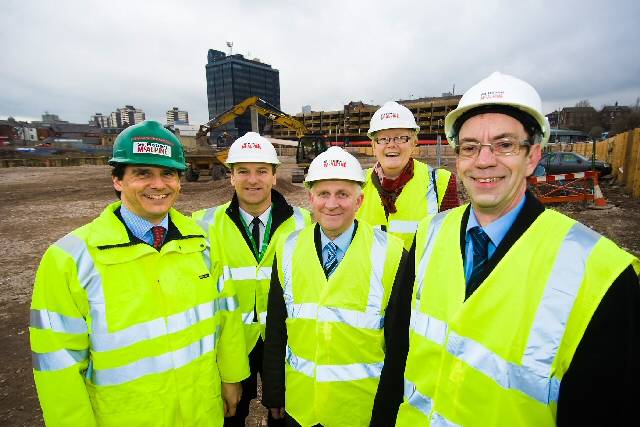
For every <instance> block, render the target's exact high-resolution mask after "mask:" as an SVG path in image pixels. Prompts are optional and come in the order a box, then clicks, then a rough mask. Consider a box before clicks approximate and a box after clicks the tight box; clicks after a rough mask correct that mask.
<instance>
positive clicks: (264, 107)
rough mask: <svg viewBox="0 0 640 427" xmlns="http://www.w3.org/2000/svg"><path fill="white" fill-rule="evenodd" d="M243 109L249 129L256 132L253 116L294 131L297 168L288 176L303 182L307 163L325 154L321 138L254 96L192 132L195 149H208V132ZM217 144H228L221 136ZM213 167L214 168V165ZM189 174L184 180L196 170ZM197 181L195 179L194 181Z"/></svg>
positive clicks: (240, 113) (324, 142)
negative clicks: (250, 125) (196, 145)
mask: <svg viewBox="0 0 640 427" xmlns="http://www.w3.org/2000/svg"><path fill="white" fill-rule="evenodd" d="M247 109H249V110H251V112H252V118H251V124H252V128H254V129H255V130H256V131H257V127H258V120H257V115H258V114H259V115H261V116H263V117H266V118H267V119H269V120H271V121H273V122H276V123H278V124H280V125H282V126H286V127H288V128H289V129H293V130H294V131H295V132H296V136H297V138H298V144H297V146H296V164H297V166H298V168H297V169H295V170H294V171H293V172H292V174H291V181H292V182H297V183H300V182H302V181H303V180H304V175H305V173H306V172H307V170H308V169H309V164H310V163H311V161H312V160H313V159H314V158H315V157H316V156H317V155H318V154H320V153H322V152H324V151H326V149H327V142H326V140H325V138H324V136H322V135H318V134H312V133H311V132H310V131H309V129H308V128H307V127H306V126H305V125H304V123H302V122H301V121H300V120H298V119H296V118H294V117H291V116H290V115H288V114H287V113H285V112H283V111H280V110H279V109H278V108H276V107H275V106H274V105H271V104H270V103H268V102H267V101H265V100H263V99H261V98H259V97H257V96H252V97H249V98H247V99H245V100H243V101H242V102H239V103H238V104H236V105H234V106H233V107H231V108H229V109H228V110H226V111H224V112H222V113H220V114H219V115H218V116H216V117H214V118H213V119H211V120H209V121H208V122H207V123H205V124H203V125H200V129H199V130H198V132H197V133H196V143H197V144H198V145H199V146H209V145H211V144H210V143H209V133H210V132H211V131H212V130H213V129H216V128H219V127H220V126H223V125H225V124H227V123H229V122H230V121H232V120H233V119H235V118H237V117H239V116H242V115H243V114H244V113H245V112H246V111H247ZM219 140H221V141H220V142H222V141H224V142H225V144H224V145H227V146H228V145H230V144H228V138H227V137H225V134H223V135H221V137H220V138H219ZM226 151H227V150H224V151H223V152H220V153H218V154H217V155H216V157H217V158H218V159H221V158H224V157H226ZM214 166H215V165H214ZM190 170H191V171H192V173H191V174H190V173H189V170H188V171H187V179H189V178H190V177H193V175H194V174H198V171H197V169H196V168H193V167H192V168H191V169H190ZM211 170H212V176H214V169H211ZM196 179H197V178H196Z"/></svg>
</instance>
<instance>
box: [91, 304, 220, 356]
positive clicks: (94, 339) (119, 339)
mask: <svg viewBox="0 0 640 427" xmlns="http://www.w3.org/2000/svg"><path fill="white" fill-rule="evenodd" d="M218 304H219V301H216V302H207V303H203V304H200V305H198V306H196V307H192V308H190V309H188V310H186V311H183V312H181V313H176V314H173V315H171V316H169V317H167V318H166V321H165V318H158V319H154V320H150V321H148V322H144V323H138V324H137V325H133V326H130V327H128V328H126V329H122V330H120V331H117V332H112V333H107V334H103V333H92V334H91V335H90V338H91V348H92V349H93V350H95V351H109V350H115V349H119V348H123V347H127V346H130V345H132V344H135V343H137V342H140V341H144V340H149V339H153V338H157V337H160V336H163V335H168V334H173V333H176V332H180V331H183V330H185V329H187V328H189V327H191V326H193V325H195V324H196V323H199V322H202V321H204V320H207V319H210V318H212V317H213V316H214V315H215V313H216V311H217V306H218Z"/></svg>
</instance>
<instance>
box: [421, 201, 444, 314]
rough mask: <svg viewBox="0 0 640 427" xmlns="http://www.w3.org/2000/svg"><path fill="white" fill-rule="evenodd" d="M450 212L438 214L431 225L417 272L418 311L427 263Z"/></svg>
mask: <svg viewBox="0 0 640 427" xmlns="http://www.w3.org/2000/svg"><path fill="white" fill-rule="evenodd" d="M449 212H450V211H444V212H440V213H438V214H436V215H435V216H434V217H433V219H432V220H431V222H430V223H429V229H428V230H427V240H426V243H425V249H424V253H423V254H422V257H421V258H420V264H419V265H418V272H417V273H418V274H417V276H416V280H417V281H418V291H417V292H416V300H417V301H416V309H418V308H419V307H420V298H421V297H422V287H423V284H424V275H425V273H426V271H427V263H428V262H429V260H430V259H431V252H432V251H433V246H434V245H435V243H436V238H437V237H438V233H439V232H440V228H441V227H442V222H443V221H444V219H445V217H446V216H447V215H449ZM416 250H417V249H416Z"/></svg>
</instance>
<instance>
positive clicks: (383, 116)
mask: <svg viewBox="0 0 640 427" xmlns="http://www.w3.org/2000/svg"><path fill="white" fill-rule="evenodd" d="M399 118H400V114H398V113H382V114H380V120H386V119H399Z"/></svg>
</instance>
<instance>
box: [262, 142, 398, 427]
mask: <svg viewBox="0 0 640 427" xmlns="http://www.w3.org/2000/svg"><path fill="white" fill-rule="evenodd" d="M363 182H364V174H363V172H362V168H361V167H360V163H358V161H357V159H356V158H355V157H353V156H352V155H351V154H349V153H348V152H346V151H344V150H342V149H341V148H338V147H331V148H329V149H328V150H327V151H326V152H324V153H322V154H320V155H319V156H318V157H316V158H315V159H314V160H313V162H311V165H310V166H309V173H308V175H307V178H306V181H305V183H306V186H307V187H308V188H309V203H310V204H311V206H312V210H313V217H314V219H315V220H316V221H317V224H314V225H309V226H307V227H305V228H304V229H302V230H301V231H296V232H294V233H292V234H291V235H290V236H289V237H288V238H286V239H282V240H281V241H280V242H279V244H278V249H277V252H276V260H275V261H274V267H273V271H272V279H271V289H270V291H269V307H268V313H269V315H268V316H267V330H266V341H265V355H264V379H263V399H262V401H263V404H264V405H265V406H267V407H269V408H270V412H271V414H272V415H273V416H274V417H282V416H284V417H285V420H286V425H287V426H299V425H302V426H314V425H322V426H325V427H332V426H336V427H338V426H366V425H368V424H369V420H370V417H371V407H372V405H373V397H374V395H375V391H376V388H377V385H378V378H379V375H380V371H381V369H382V365H383V359H384V352H385V347H386V340H387V338H388V337H387V333H386V329H385V328H384V325H385V316H386V314H387V303H388V301H389V297H390V294H391V290H392V287H395V286H398V284H396V281H397V280H399V278H401V277H402V275H401V274H399V271H401V270H402V269H403V267H402V266H403V265H404V264H403V263H404V261H403V260H404V256H405V251H404V249H403V245H402V241H401V240H400V239H398V238H397V237H394V236H391V235H389V234H387V233H386V232H384V231H382V230H379V229H374V228H373V227H371V226H370V225H368V224H367V223H364V222H358V221H356V220H355V216H356V212H357V210H358V208H359V207H360V206H361V204H362V200H363V195H362V188H361V186H362V183H363Z"/></svg>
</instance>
